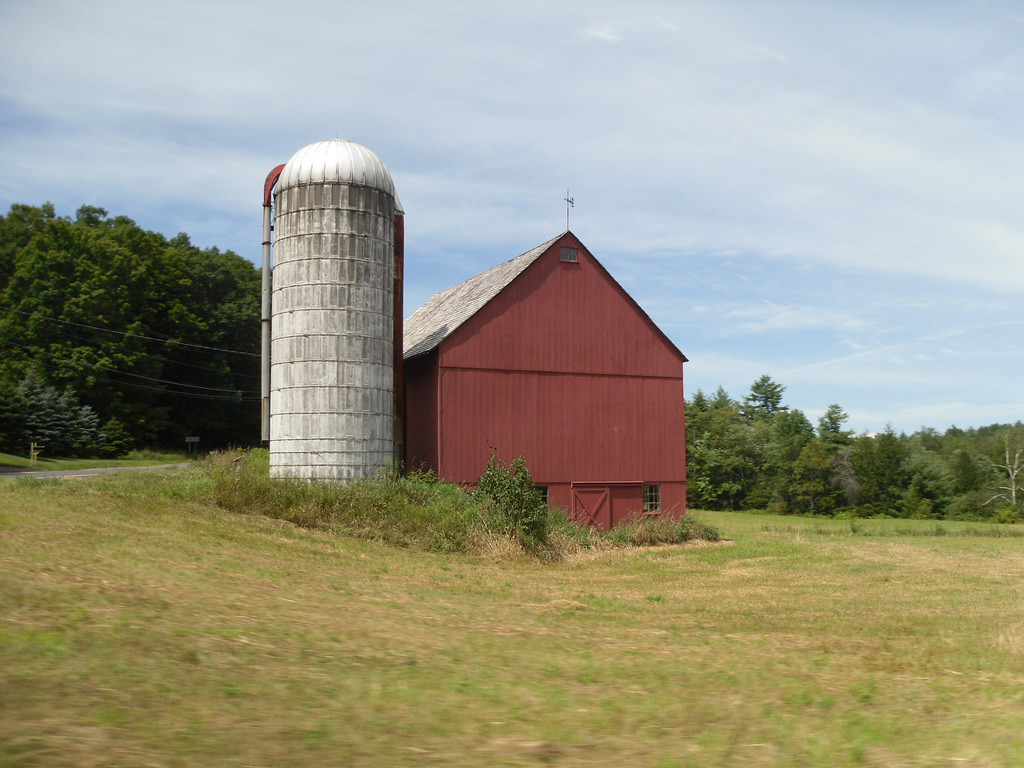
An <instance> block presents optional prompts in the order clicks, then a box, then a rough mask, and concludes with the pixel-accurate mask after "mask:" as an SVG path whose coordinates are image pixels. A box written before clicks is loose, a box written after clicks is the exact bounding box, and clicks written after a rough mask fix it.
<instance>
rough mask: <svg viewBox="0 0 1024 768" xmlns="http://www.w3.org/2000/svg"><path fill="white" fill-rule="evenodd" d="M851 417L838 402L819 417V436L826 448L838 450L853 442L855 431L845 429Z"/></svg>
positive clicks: (832, 450) (833, 450)
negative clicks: (844, 426)
mask: <svg viewBox="0 0 1024 768" xmlns="http://www.w3.org/2000/svg"><path fill="white" fill-rule="evenodd" d="M849 418H850V417H849V416H848V415H847V414H846V412H845V411H844V410H843V409H842V408H841V407H839V406H838V405H837V404H835V403H832V405H830V406H829V407H828V408H827V409H825V413H823V414H822V416H821V418H819V419H818V438H819V439H820V440H821V441H822V443H824V447H825V448H826V450H828V451H831V452H833V453H834V452H837V451H839V450H841V449H843V448H845V447H846V446H848V445H850V444H851V443H852V442H853V431H852V430H849V429H843V424H845V423H846V421H847V419H849Z"/></svg>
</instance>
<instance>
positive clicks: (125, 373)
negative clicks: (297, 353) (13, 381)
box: [3, 341, 258, 395]
mask: <svg viewBox="0 0 1024 768" xmlns="http://www.w3.org/2000/svg"><path fill="white" fill-rule="evenodd" d="M3 343H4V344H7V345H9V346H13V347H19V348H21V349H24V350H26V351H28V352H40V351H41V352H43V354H45V355H47V356H48V357H51V358H53V359H54V360H59V361H61V362H64V363H78V362H79V361H77V360H72V359H71V358H68V357H61V356H59V355H55V354H53V353H52V352H46V351H45V350H33V349H32V348H31V347H29V346H26V345H25V344H19V343H18V342H16V341H5V342H3ZM91 367H92V368H94V369H96V370H101V371H109V372H111V373H116V374H117V375H119V376H130V377H131V378H133V379H144V380H146V381H155V382H157V383H159V384H169V385H172V386H176V387H188V388H190V389H204V390H207V391H210V392H236V393H242V394H251V395H255V394H258V393H257V392H255V391H254V390H240V389H238V388H237V387H204V386H203V385H201V384H189V383H187V382H184V381H171V380H170V379H160V378H156V377H153V376H143V375H142V374H141V373H129V372H128V371H121V370H118V369H117V368H110V367H108V366H105V365H92V366H91Z"/></svg>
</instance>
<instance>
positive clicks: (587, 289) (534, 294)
mask: <svg viewBox="0 0 1024 768" xmlns="http://www.w3.org/2000/svg"><path fill="white" fill-rule="evenodd" d="M562 245H572V246H574V247H577V248H578V249H579V261H578V262H575V263H568V262H563V261H561V260H560V249H561V246H562ZM682 362H683V358H682V356H681V355H680V354H679V352H678V350H676V349H675V347H674V346H673V345H672V344H671V342H669V341H668V340H667V339H666V338H665V337H664V336H663V335H662V334H661V331H659V330H658V329H657V327H656V326H655V325H654V324H653V323H652V322H651V321H650V320H649V319H648V318H647V316H646V315H645V314H644V313H643V311H642V310H641V309H640V308H639V307H638V306H637V305H636V304H635V303H634V302H633V300H632V299H631V298H629V296H628V295H627V294H626V293H625V292H624V291H622V290H621V289H620V288H619V287H618V285H617V284H616V283H615V282H614V281H613V280H612V279H611V278H610V277H609V276H608V274H607V273H606V272H605V271H604V270H603V269H602V268H601V267H599V266H598V265H597V263H596V261H595V260H594V257H593V256H591V255H590V254H589V253H588V252H587V251H586V250H585V249H584V248H583V247H582V245H579V244H578V243H577V241H576V240H575V238H572V236H571V235H567V236H566V238H563V239H562V240H561V241H559V242H557V243H555V245H554V246H553V247H552V248H551V249H550V250H549V251H548V252H547V253H546V254H545V255H544V256H542V257H541V258H540V259H538V260H537V261H536V262H535V263H534V264H533V265H532V266H531V267H530V268H529V269H528V270H527V271H526V272H525V273H523V274H522V275H520V276H519V277H518V278H517V279H516V280H515V281H514V282H513V283H512V284H511V285H510V286H508V287H507V288H506V289H505V290H504V291H502V292H501V293H500V294H499V295H498V296H497V297H495V298H494V299H493V300H492V301H491V302H490V303H489V304H488V305H487V306H485V307H484V308H483V309H482V310H480V312H478V313H477V314H476V316H475V317H473V318H471V319H470V320H469V321H468V322H467V323H466V324H465V325H463V326H462V327H461V328H459V329H458V330H457V331H456V332H455V333H454V334H453V335H452V337H451V338H449V339H448V340H447V341H446V342H445V343H444V344H443V347H442V360H441V365H442V366H444V367H455V368H460V367H468V368H489V369H497V370H518V371H571V372H575V373H609V374H618V375H623V374H624V375H630V376H640V375H653V376H667V377H673V378H676V379H681V378H682Z"/></svg>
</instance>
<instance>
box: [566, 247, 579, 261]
mask: <svg viewBox="0 0 1024 768" xmlns="http://www.w3.org/2000/svg"><path fill="white" fill-rule="evenodd" d="M562 261H579V256H578V254H577V253H576V249H575V248H563V249H562Z"/></svg>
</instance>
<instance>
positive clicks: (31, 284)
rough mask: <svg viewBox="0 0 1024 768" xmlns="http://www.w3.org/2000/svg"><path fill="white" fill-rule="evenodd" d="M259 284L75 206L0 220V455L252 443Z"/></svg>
mask: <svg viewBox="0 0 1024 768" xmlns="http://www.w3.org/2000/svg"><path fill="white" fill-rule="evenodd" d="M259 303H260V274H259V270H258V269H257V268H256V267H255V265H253V264H252V263H251V262H249V261H247V260H245V259H244V258H242V257H241V256H239V255H237V254H235V253H233V252H231V251H223V252H222V251H220V250H218V249H217V248H198V247H196V246H194V245H192V243H191V242H190V241H189V237H188V235H186V234H184V233H181V234H178V235H177V236H175V237H173V238H167V237H165V236H164V235H162V234H159V233H157V232H150V231H146V230H144V229H142V228H141V227H139V226H138V225H137V224H136V223H135V222H134V221H132V220H131V219H129V218H127V217H124V216H116V217H111V216H109V215H108V213H107V211H105V210H104V209H102V208H98V207H95V206H88V205H85V206H82V207H81V208H79V209H78V211H77V212H76V215H75V217H74V218H70V217H63V216H58V215H57V214H56V212H55V210H54V207H53V206H52V205H50V204H45V205H42V206H29V205H14V206H12V207H11V209H10V211H9V212H8V213H7V215H6V216H3V217H0V449H3V450H7V451H10V452H18V453H24V452H26V451H27V448H28V443H29V442H30V441H31V442H38V443H42V444H43V445H44V446H45V448H44V455H119V454H121V453H124V452H125V451H126V450H128V449H129V448H130V447H132V446H139V447H144V446H162V447H180V446H182V445H183V444H184V438H185V437H186V436H197V437H199V438H200V440H201V445H202V446H203V447H204V448H216V447H222V446H226V445H230V444H235V445H238V444H253V443H255V442H256V441H258V440H259V409H260V406H259V397H260V394H259V389H260V383H259V375H260V361H259V343H260V342H259V323H260V307H259Z"/></svg>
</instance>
